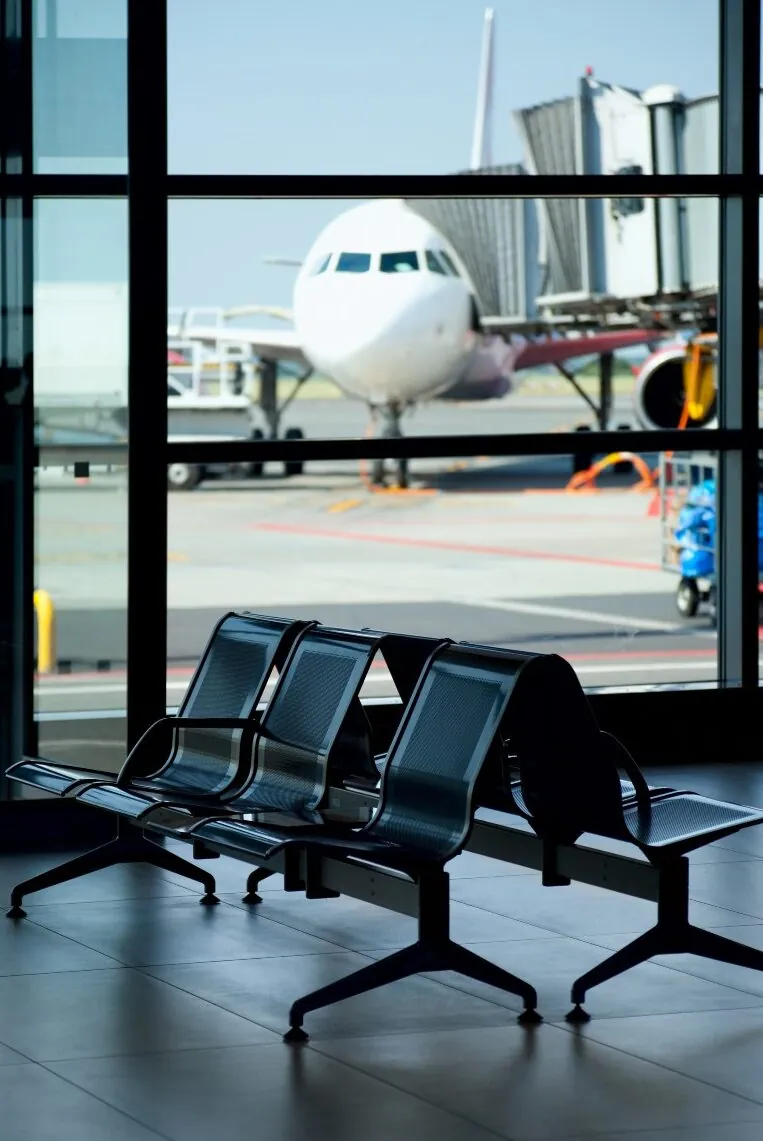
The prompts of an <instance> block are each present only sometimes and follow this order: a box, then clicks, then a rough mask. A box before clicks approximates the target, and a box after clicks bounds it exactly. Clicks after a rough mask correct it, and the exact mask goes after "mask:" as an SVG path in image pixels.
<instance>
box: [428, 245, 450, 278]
mask: <svg viewBox="0 0 763 1141" xmlns="http://www.w3.org/2000/svg"><path fill="white" fill-rule="evenodd" d="M424 257H425V259H426V263H427V267H428V269H431V271H432V273H441V274H442V275H443V276H444V277H447V276H448V271H447V270H446V268H445V266H444V265H443V264H442V262H441V261H440V259H439V258H438V257H437V254H436V253H435V252H434V250H425V251H424Z"/></svg>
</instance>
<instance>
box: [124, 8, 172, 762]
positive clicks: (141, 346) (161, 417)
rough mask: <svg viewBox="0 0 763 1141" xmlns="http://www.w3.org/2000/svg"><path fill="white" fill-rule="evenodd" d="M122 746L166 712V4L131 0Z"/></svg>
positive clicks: (128, 52) (129, 743) (128, 62)
mask: <svg viewBox="0 0 763 1141" xmlns="http://www.w3.org/2000/svg"><path fill="white" fill-rule="evenodd" d="M127 12H128V40H127V77H128V83H127V100H128V108H127V110H128V136H127V149H128V163H129V165H128V172H129V225H130V238H129V259H130V271H129V272H130V320H129V348H130V365H129V418H128V431H129V465H130V466H129V499H128V520H127V531H128V536H127V537H128V553H127V567H128V578H127V745H128V748H131V747H132V746H133V745H134V744H135V743H136V741H137V740H138V738H139V737H140V736H141V735H142V733H143V731H144V730H145V729H146V728H147V727H148V725H149V724H150V723H151V722H152V721H155V720H156V719H158V718H159V717H162V716H163V715H164V713H165V709H166V701H167V698H166V693H167V689H166V684H167V454H166V447H167V387H166V376H167V5H166V0H153V2H152V3H151V4H146V3H145V0H128V5H127Z"/></svg>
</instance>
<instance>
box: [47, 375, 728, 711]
mask: <svg viewBox="0 0 763 1141" xmlns="http://www.w3.org/2000/svg"><path fill="white" fill-rule="evenodd" d="M628 413H629V406H628V401H627V399H624V398H622V397H620V398H618V400H617V402H616V408H615V420H614V422H615V423H616V424H619V423H622V422H627V420H628V418H629V416H628ZM586 419H587V416H586V409H585V406H584V405H582V402H580V401H579V400H577V399H576V398H575V397H560V396H557V395H549V396H543V395H540V396H526V395H521V394H520V395H518V396H517V397H515V398H512V397H509V398H507V399H504V400H501V401H495V402H489V403H483V404H479V405H460V404H459V405H454V404H451V405H448V404H434V405H431V406H427V407H424V408H421V409H419V410H417V412H416V413H415V416H414V417H412V418H411V420H410V422H408V423H407V424H406V430H407V432H408V433H409V434H419V433H421V434H431V433H443V434H458V433H470V434H471V433H481V432H500V431H512V432H516V431H529V432H536V431H559V432H563V431H565V430H568V429H570V428H571V427H573V426H574V424H575V423H577V422H579V421H585V420H586ZM287 423H290V424H295V425H299V426H301V427H302V428H303V429H304V431H305V432H306V434H307V435H308V436H313V437H316V436H321V437H325V436H335V437H338V436H347V435H359V434H362V432H363V430H364V428H365V426H366V421H365V412H364V409H363V408H362V407H360V406H358V405H355V404H353V403H351V402H349V401H336V400H333V399H332V400H310V401H305V402H304V403H300V402H299V401H297V402H295V404H294V405H293V406H292V407H291V409H290V413H289V418H288V422H287ZM573 439H574V443H575V444H578V443H579V437H574V438H573ZM572 442H573V440H571V444H572ZM623 443H624V447H627V436H625V437H624V441H623ZM645 458H646V459H647V460H648V461H649V462H650V463H653V462H654V461H655V458H656V457H654V456H651V457H645ZM273 467H274V470H273V471H272V472H271V471H268V470H266V473H265V475H264V477H263V478H262V479H261V480H237V481H223V480H210V481H208V482H205V483H203V484H202V485H201V486H200V487H198V488H196V489H195V490H193V491H191V492H173V493H171V494H170V497H169V550H168V562H167V573H168V592H169V624H168V643H169V647H168V687H167V702H168V705H169V706H176V705H177V704H178V703H179V702H180V700H181V699H182V695H183V693H184V691H185V688H186V686H187V683H188V680H189V678H190V676H191V673H192V670H193V666H194V663H195V661H196V660H197V658H198V656H199V655H200V653H201V652H202V650H203V648H204V645H205V643H206V640H207V637H208V635H209V632H210V630H211V628H212V626H213V624H214V622H215V621H216V620H217V618H218V617H219V616H220V615H221V614H222V613H224V612H225V611H226V610H234V609H248V610H255V611H261V612H267V613H273V614H287V615H293V616H295V617H300V616H304V617H311V618H316V619H318V620H321V621H323V622H327V623H332V624H335V625H347V626H354V627H357V626H372V627H377V628H382V629H389V630H400V631H409V632H412V633H420V634H436V635H441V636H449V637H451V638H455V639H467V640H472V641H478V642H486V643H489V644H492V645H500V646H513V647H516V648H521V649H525V650H539V651H542V652H554V653H559V654H561V655H562V656H564V657H565V658H567V659H568V660H569V661H570V662H571V663H572V664H573V665H574V667H575V668H576V670H577V671H578V673H579V675H580V677H581V680H582V681H583V684H584V685H586V686H589V687H592V688H600V687H605V686H607V687H609V686H612V687H616V688H618V689H622V688H630V687H634V686H638V687H642V686H652V687H653V686H662V685H666V684H668V685H671V686H674V685H677V684H678V685H680V684H682V683H692V684H693V683H697V682H703V681H704V682H706V683H712V682H713V681H714V679H715V674H716V635H715V631H714V630H713V629H712V627H711V624H710V621H709V617H708V615H707V614H706V613H702V612H700V613H699V614H698V615H697V616H696V617H695V618H693V619H689V620H687V619H684V618H681V617H680V615H679V614H678V612H677V610H676V608H675V601H674V599H675V590H676V586H677V583H678V578H677V576H676V575H674V574H670V573H668V572H666V571H664V570H663V569H662V566H661V535H660V519H659V516H658V515H656V514H654V510H653V509H654V505H655V503H654V495H653V494H652V493H651V492H639V491H636V490H634V485H635V483H636V482H637V478H636V476H635V475H634V474H633V473H632V472H631V473H628V474H620V475H609V476H606V477H602V478H600V479H599V480H598V481H597V484H598V490H597V491H595V492H593V493H570V492H568V491H565V490H564V489H565V485H566V483H567V481H568V479H569V477H570V473H571V465H570V459H569V458H568V457H560V458H552V459H536V460H533V459H521V458H516V459H509V460H484V459H479V458H474V457H472V458H465V459H464V460H462V461H452V460H443V461H434V460H428V461H412V462H411V469H412V476H413V480H412V487H411V489H410V490H409V491H408V492H403V493H399V492H398V493H395V492H383V493H378V492H373V491H372V490H370V489H369V487H368V485H367V481H366V480H364V478H363V476H362V472H361V471H360V470H359V465H357V464H337V463H333V464H332V463H323V464H313V465H309V466H308V469H307V470H306V472H305V473H304V474H303V475H302V476H300V477H298V478H293V479H289V480H287V479H285V478H284V477H283V476H282V474H281V473H280V471H278V470H277V468H275V465H273ZM125 489H126V476H125V473H119V472H111V473H105V472H104V473H96V472H93V473H92V475H91V478H90V479H89V480H88V481H87V482H84V483H83V482H75V480H74V479H73V476H72V474H71V473H66V474H63V473H61V472H53V471H50V472H48V471H43V472H41V473H40V476H39V486H38V493H37V512H38V551H37V558H38V561H37V583H36V585H37V587H38V588H40V589H42V590H45V591H47V592H48V593H49V594H50V596H51V598H52V600H53V602H54V605H55V607H56V615H57V659H58V662H59V669H58V672H56V673H53V674H50V675H47V676H45V677H39V678H38V679H37V685H36V698H37V707H38V711H39V712H40V713H41V714H42V715H50V716H53V717H54V718H55V715H56V714H59V715H60V714H63V713H71V712H78V711H85V710H94V709H99V710H111V711H117V710H121V709H123V708H124V703H125V672H124V661H125V654H126V649H125V647H126V626H125V600H126V493H125ZM367 689H368V692H369V693H374V694H376V695H380V696H382V695H390V694H391V693H393V692H394V691H393V689H392V686H391V681H390V679H389V677H388V675H387V673H386V670H385V669H383V668H381V667H380V668H378V669H373V670H372V671H371V674H370V675H369V679H368V682H367Z"/></svg>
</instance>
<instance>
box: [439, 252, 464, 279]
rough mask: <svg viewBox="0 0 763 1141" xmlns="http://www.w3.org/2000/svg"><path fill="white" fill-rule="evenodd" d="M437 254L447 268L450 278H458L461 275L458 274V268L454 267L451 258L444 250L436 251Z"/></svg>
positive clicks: (454, 264)
mask: <svg viewBox="0 0 763 1141" xmlns="http://www.w3.org/2000/svg"><path fill="white" fill-rule="evenodd" d="M437 253H438V254H439V255H440V257H441V258H442V260H443V261H444V262H445V265H446V266H447V268H448V269H449V270H450V273H451V276H452V277H460V276H461V274H460V273H459V272H458V268H457V267H456V263H455V262H454V261H453V258H452V257H451V256H450V254H448V253H446V252H445V250H438V251H437Z"/></svg>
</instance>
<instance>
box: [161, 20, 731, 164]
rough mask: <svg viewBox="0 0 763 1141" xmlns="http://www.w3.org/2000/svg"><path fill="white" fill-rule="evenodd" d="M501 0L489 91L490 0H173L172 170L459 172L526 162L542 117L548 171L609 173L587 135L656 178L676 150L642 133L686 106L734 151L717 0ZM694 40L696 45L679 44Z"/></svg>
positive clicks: (607, 158) (709, 145) (709, 143)
mask: <svg viewBox="0 0 763 1141" xmlns="http://www.w3.org/2000/svg"><path fill="white" fill-rule="evenodd" d="M491 6H492V8H493V9H494V11H495V20H494V36H493V55H492V69H491V70H492V82H489V83H484V82H483V79H482V77H483V76H485V75H488V74H489V72H488V69H485V68H482V66H481V59H482V51H483V48H482V45H483V39H484V37H483V11H484V7H485V5H484V0H471V2H469V3H460V4H454V5H451V6H450V7H449V8H448V11H447V18H444V15H443V11H442V10H441V9H440V7H439V6H436V5H434V4H433V3H431V2H430V3H418V4H410V3H408V2H407V0H389V2H388V3H385V4H384V6H383V8H382V7H379V6H377V5H370V4H367V5H361V6H359V5H358V4H356V3H354V2H352V0H324V2H323V3H321V4H315V3H314V2H313V0H292V3H290V4H288V5H277V4H271V5H267V4H252V3H251V2H250V0H218V2H217V3H215V4H214V5H213V6H210V4H209V3H208V0H169V8H168V15H169V26H168V36H169V132H170V133H169V142H170V170H171V171H173V172H175V173H199V174H201V173H226V174H236V173H250V174H253V173H266V174H291V173H295V174H303V173H304V174H366V173H367V174H382V173H388V174H393V173H395V174H403V173H415V174H438V173H439V174H442V173H446V172H454V171H457V170H463V169H464V168H466V167H467V166H469V165H470V164H471V165H478V166H479V165H490V164H492V163H496V162H497V163H506V162H520V161H525V146H524V138H523V134H524V131H523V127H522V125H521V123H520V122H518V121H517V120H516V119H513V117H512V113H516V112H524V118H525V126H527V125H528V124H530V123H532V124H534V125H537V124H538V123H540V122H546V123H547V124H551V123H555V124H556V140H557V145H556V147H552V148H548V149H545V150H543V151H541V150H539V151H538V152H537V153H536V155H535V161H536V164H537V166H538V168H541V167H542V168H543V172H544V173H554V172H556V173H562V172H565V171H566V172H568V173H579V172H583V171H585V172H589V173H592V172H593V171H594V170H595V169H596V165H597V158H596V155H595V154H594V153H593V152H591V151H589V150H588V149H587V147H586V146H585V145H583V146H582V147H581V145H580V144H581V142H583V143H585V142H592V141H594V140H595V139H596V137H597V136H601V140H602V141H603V143H604V147H603V153H604V166H603V167H602V169H603V171H604V173H613V172H614V171H615V170H629V169H630V170H634V169H639V168H640V169H643V170H644V172H645V173H648V172H650V171H651V170H652V168H653V163H654V161H655V159H656V162H657V165H658V169H660V170H661V171H663V172H665V173H671V171H672V169H674V164H675V153H674V151H673V149H672V148H671V147H670V146H669V145H668V147H667V149H664V150H663V149H660V150H659V151H657V152H655V153H654V154H653V152H652V151H651V149H649V148H645V147H644V146H643V144H642V142H641V139H640V136H641V135H642V134H643V127H644V123H645V122H646V121H647V120H648V119H649V118H650V117H654V118H656V119H657V120H659V130H660V131H661V132H662V131H663V128H665V129H668V126H669V121H670V120H671V119H672V118H673V117H677V118H681V119H682V118H683V116H684V114H685V115H686V116H687V119H691V120H692V123H693V128H692V129H693V130H694V132H695V135H696V132H697V131H702V130H705V131H706V132H707V139H706V141H705V143H704V144H702V140H698V139H696V138H695V140H694V141H695V144H696V145H697V146H700V145H702V146H704V147H705V149H704V150H703V154H705V151H706V155H707V156H709V155H711V154H713V153H714V151H715V150H717V131H718V128H717V120H715V121H713V122H711V121H710V120H705V117H704V112H703V110H702V107H703V105H704V103H705V102H706V101H707V100H710V101H711V102H712V101H713V100H714V99H715V98H716V97H717V92H718V2H717V0H693V3H692V4H691V12H690V14H689V12H688V9H687V6H686V0H642V2H641V4H640V5H639V7H638V15H637V17H636V16H634V8H633V5H632V4H631V3H629V2H628V0H577V2H576V3H575V4H569V3H560V2H559V0H537V2H536V3H535V4H533V5H532V6H530V7H527V6H525V7H524V8H523V9H522V11H521V12H518V10H517V5H516V3H515V0H494V2H493V3H492V5H491ZM689 25H690V26H689ZM624 29H627V32H626V31H625V30H624ZM687 36H688V37H689V38H690V40H691V50H681V49H680V48H678V49H677V45H683V44H686V43H688V40H687ZM587 65H593V71H592V72H591V69H590V68H589V67H587ZM478 92H479V94H478ZM486 95H487V96H488V97H487V98H484V96H486ZM477 106H485V107H486V108H487V109H488V115H487V121H486V124H485V129H484V130H480V129H479V127H478V126H477V124H476V123H475V119H479V118H480V116H479V114H477V115H475V108H476V107H477ZM695 106H696V108H697V111H696V113H695ZM581 109H582V114H581V115H580V116H579V111H581ZM614 119H617V120H618V121H619V123H620V126H621V128H622V130H621V131H620V133H619V135H618V134H614V133H613V132H612V131H611V130H610V125H611V123H612V121H613V120H614ZM663 120H664V122H663ZM581 122H582V123H583V124H584V131H585V138H584V139H583V138H580V137H578V132H577V126H576V124H577V123H581ZM491 124H492V125H491ZM668 134H669V129H668ZM699 157H700V156H698V157H697V159H696V160H693V161H699Z"/></svg>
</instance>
